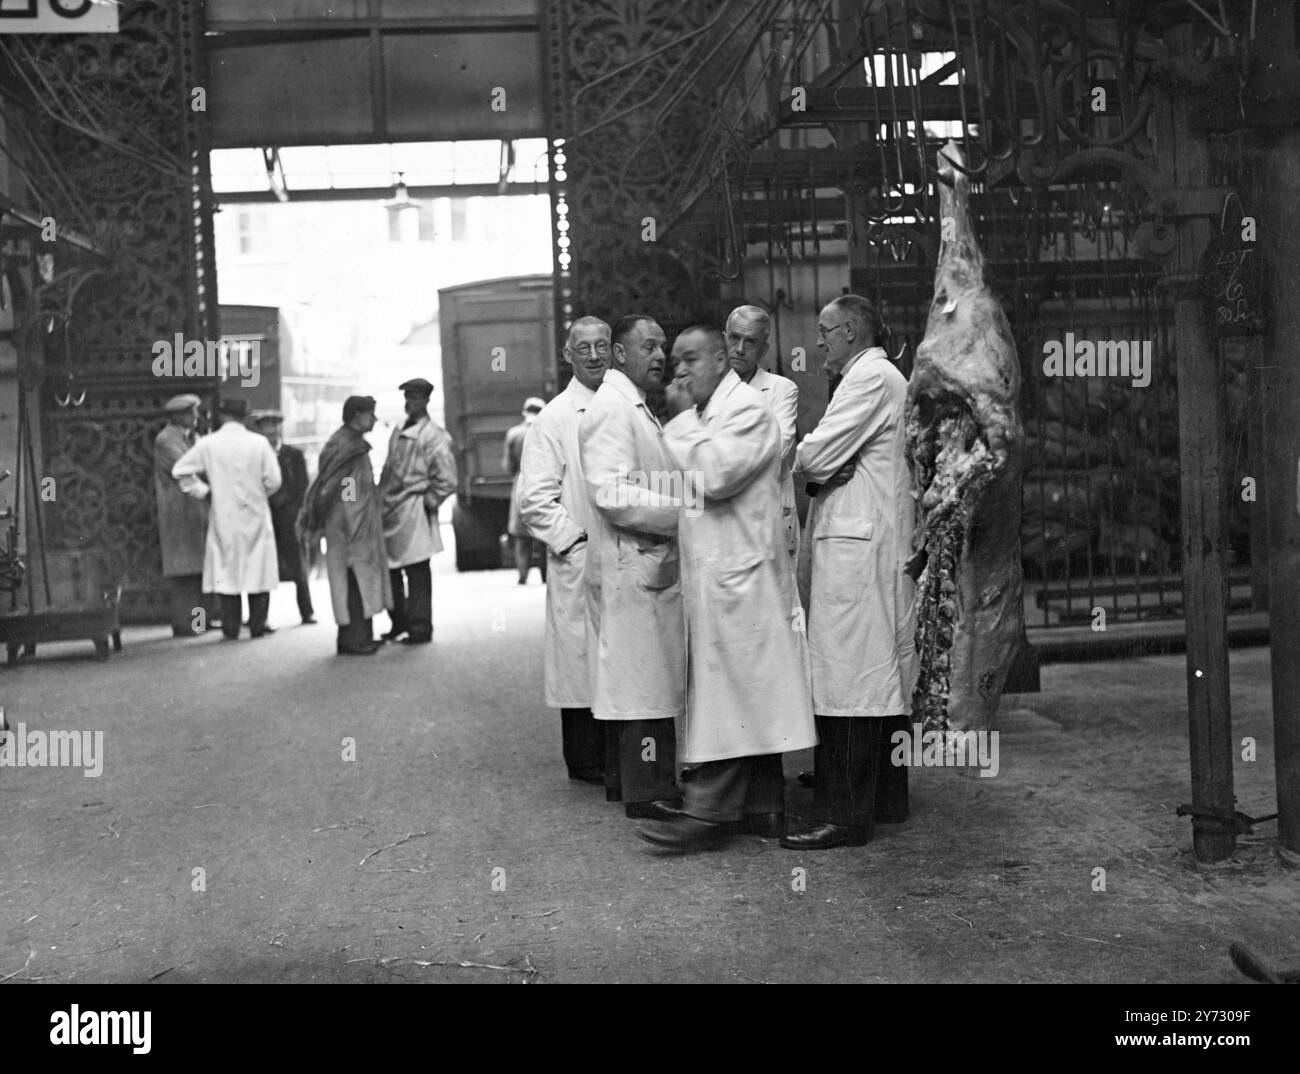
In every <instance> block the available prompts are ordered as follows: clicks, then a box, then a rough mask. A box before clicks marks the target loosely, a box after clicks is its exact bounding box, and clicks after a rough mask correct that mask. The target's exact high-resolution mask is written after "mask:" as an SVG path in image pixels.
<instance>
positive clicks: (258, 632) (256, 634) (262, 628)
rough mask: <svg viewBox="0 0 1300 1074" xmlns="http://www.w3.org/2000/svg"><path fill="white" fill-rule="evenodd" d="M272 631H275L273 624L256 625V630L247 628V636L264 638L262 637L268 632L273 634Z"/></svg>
mask: <svg viewBox="0 0 1300 1074" xmlns="http://www.w3.org/2000/svg"><path fill="white" fill-rule="evenodd" d="M274 633H275V627H273V626H260V627H258V628H257V629H256V630H249V632H248V636H249V637H250V638H264V637H266V636H267V635H268V634H274Z"/></svg>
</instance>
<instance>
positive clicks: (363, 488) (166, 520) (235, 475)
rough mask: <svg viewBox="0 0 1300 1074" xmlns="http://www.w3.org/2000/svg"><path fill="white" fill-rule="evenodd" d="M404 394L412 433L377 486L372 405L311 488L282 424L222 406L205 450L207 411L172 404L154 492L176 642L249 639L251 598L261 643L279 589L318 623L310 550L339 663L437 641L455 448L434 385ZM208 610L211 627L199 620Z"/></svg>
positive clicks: (336, 437)
mask: <svg viewBox="0 0 1300 1074" xmlns="http://www.w3.org/2000/svg"><path fill="white" fill-rule="evenodd" d="M399 390H401V391H402V392H403V393H404V396H405V409H406V415H407V416H406V421H405V424H404V425H403V426H402V428H400V429H397V430H395V431H394V433H393V436H392V439H391V441H390V443H389V449H388V457H387V459H386V461H385V464H384V469H383V473H382V475H381V477H380V481H379V484H378V485H376V483H375V479H374V470H373V469H372V467H371V464H370V455H369V453H370V444H369V443H368V442H367V441H366V440H365V437H364V434H365V433H367V432H369V431H370V430H371V429H372V428H374V425H375V400H374V399H373V398H372V397H370V396H351V397H349V398H348V399H347V401H346V402H345V403H344V405H343V425H342V427H341V428H340V429H338V430H337V431H336V432H335V433H334V434H333V435H332V436H331V437H330V439H329V440H328V441H327V442H326V444H325V446H324V448H323V449H322V451H321V456H320V464H319V468H318V471H319V472H318V474H317V477H316V480H315V481H314V482H312V483H311V484H310V485H309V484H308V481H307V467H306V462H305V460H304V458H303V455H302V453H301V452H300V451H298V450H297V449H296V448H294V447H292V446H290V445H287V444H284V443H283V442H282V440H281V437H280V431H281V427H282V423H283V420H284V419H283V415H281V414H280V413H279V412H278V411H259V412H257V413H255V414H253V415H252V416H251V418H250V417H249V415H248V411H247V404H246V403H245V402H244V401H243V400H241V399H237V398H227V399H223V400H222V401H221V403H220V405H219V407H218V410H219V413H220V414H221V416H222V418H223V419H224V420H223V423H222V425H221V427H220V428H219V429H218V430H217V431H216V432H215V433H213V434H211V435H208V436H203V437H200V436H198V435H197V430H196V426H197V422H198V411H199V406H200V403H201V400H200V399H199V397H198V396H196V395H179V396H176V397H175V398H173V399H171V400H169V401H168V403H167V404H166V407H165V409H166V411H167V412H168V415H169V421H168V424H167V426H166V427H165V428H164V429H163V430H162V432H160V433H159V434H158V437H157V438H156V440H155V443H154V485H155V492H156V495H157V501H158V524H159V536H160V539H161V544H162V553H163V573H164V575H165V576H166V577H167V578H168V579H169V580H170V583H171V601H172V629H173V633H174V634H175V635H177V636H186V635H190V634H196V633H201V632H202V631H203V630H204V629H205V628H211V627H212V626H215V625H216V624H217V623H218V622H219V623H220V626H221V629H222V631H223V633H224V634H225V636H226V637H227V638H230V639H236V638H238V637H239V631H240V626H241V620H242V615H243V609H242V595H243V594H244V593H247V594H248V606H249V614H248V626H249V633H250V635H251V636H252V637H253V638H260V637H264V636H265V635H267V634H271V633H273V632H274V630H275V628H274V627H272V626H270V625H269V623H268V622H267V615H268V609H269V605H270V591H271V590H272V589H273V588H275V586H276V585H277V584H278V583H279V582H280V581H281V580H285V581H293V582H294V583H295V586H296V595H297V601H298V611H299V613H300V615H301V616H302V621H303V623H304V624H311V623H314V622H315V621H316V620H315V613H314V610H313V608H312V603H311V593H310V590H309V588H308V585H307V572H306V569H305V565H304V563H303V557H302V547H303V544H304V543H305V544H307V545H308V546H309V547H310V546H313V545H317V546H318V544H319V539H320V537H321V536H324V537H325V540H326V554H325V565H326V573H327V576H328V578H329V582H330V596H331V604H332V606H333V609H334V617H335V620H336V621H337V623H338V643H337V652H338V653H339V654H340V655H362V656H368V655H373V654H374V653H375V652H376V651H377V650H378V649H379V647H380V646H381V645H382V644H383V642H384V641H401V642H403V643H405V644H409V645H420V644H427V643H429V642H430V641H432V640H433V592H432V575H431V571H430V562H429V561H430V559H431V558H432V556H433V555H434V554H436V553H437V552H439V551H441V550H442V541H441V538H440V535H439V527H438V520H437V512H438V508H439V506H441V504H442V501H443V500H445V499H446V498H447V496H449V495H450V494H451V493H452V492H453V491H454V490H455V487H456V463H455V459H454V457H453V455H452V452H451V440H450V438H449V437H448V436H447V434H446V432H445V431H443V430H442V429H441V428H440V427H439V426H438V425H437V424H435V423H434V422H433V421H432V419H431V418H430V417H429V413H428V405H429V399H430V397H431V396H432V393H433V385H432V384H430V383H429V382H428V381H427V380H424V379H422V378H416V379H415V380H410V381H407V382H405V383H404V384H402V385H400V389H399ZM245 419H247V420H248V423H249V424H251V425H253V426H254V428H253V429H250V428H249V427H248V425H247V424H245ZM213 605H218V606H219V611H218V613H217V614H216V615H213V614H211V613H212V612H213V611H217V608H215V607H213ZM200 607H203V608H204V609H205V611H207V612H208V615H207V616H206V618H207V619H208V622H207V623H204V622H203V619H204V618H205V616H200V615H197V614H195V613H196V612H197V611H198V609H199V608H200ZM384 610H387V611H388V613H389V616H390V620H391V624H392V625H391V629H390V630H389V631H388V632H387V633H386V634H385V635H383V637H382V638H378V639H377V638H375V637H374V636H373V627H372V624H371V620H372V618H373V616H374V615H375V614H376V613H378V612H380V611H384Z"/></svg>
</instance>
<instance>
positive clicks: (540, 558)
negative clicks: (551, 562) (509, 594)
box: [510, 535, 546, 582]
mask: <svg viewBox="0 0 1300 1074" xmlns="http://www.w3.org/2000/svg"><path fill="white" fill-rule="evenodd" d="M510 544H511V546H512V547H513V549H514V553H515V570H516V571H518V572H519V580H520V581H521V582H526V581H528V572H529V571H531V570H532V568H533V563H534V562H535V563H536V564H537V569H538V570H539V571H540V572H541V575H542V581H543V582H545V581H546V546H545V545H543V544H542V542H541V541H535V540H533V538H531V537H516V536H513V535H512V536H511V538H510Z"/></svg>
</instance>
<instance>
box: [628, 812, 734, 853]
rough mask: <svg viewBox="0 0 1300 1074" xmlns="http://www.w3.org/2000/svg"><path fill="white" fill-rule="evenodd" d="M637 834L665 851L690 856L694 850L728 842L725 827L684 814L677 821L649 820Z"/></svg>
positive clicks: (639, 825) (640, 826)
mask: <svg viewBox="0 0 1300 1074" xmlns="http://www.w3.org/2000/svg"><path fill="white" fill-rule="evenodd" d="M636 834H637V836H638V837H639V838H641V839H644V840H645V841H646V842H647V843H653V844H654V845H655V846H657V847H662V848H663V849H664V850H671V851H674V852H676V853H678V854H689V853H690V852H691V851H693V850H708V849H709V848H711V847H716V846H720V845H721V844H722V843H724V842H726V839H727V835H728V832H727V829H726V826H725V825H722V824H714V823H713V822H712V821H707V820H697V819H696V818H695V817H688V816H686V815H685V814H682V815H681V816H679V817H677V819H676V820H648V821H646V822H645V823H644V824H638V825H637V826H636Z"/></svg>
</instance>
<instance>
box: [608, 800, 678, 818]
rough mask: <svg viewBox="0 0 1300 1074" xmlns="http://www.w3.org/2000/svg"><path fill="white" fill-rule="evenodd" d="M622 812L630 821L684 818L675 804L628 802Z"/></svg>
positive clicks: (666, 802) (665, 802)
mask: <svg viewBox="0 0 1300 1074" xmlns="http://www.w3.org/2000/svg"><path fill="white" fill-rule="evenodd" d="M623 812H624V813H626V814H627V816H628V818H629V819H630V820H676V819H677V818H679V817H684V816H686V814H685V813H683V812H682V810H681V807H680V805H679V804H678V803H677V802H668V801H658V802H628V803H627V804H626V805H625V806H623Z"/></svg>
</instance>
